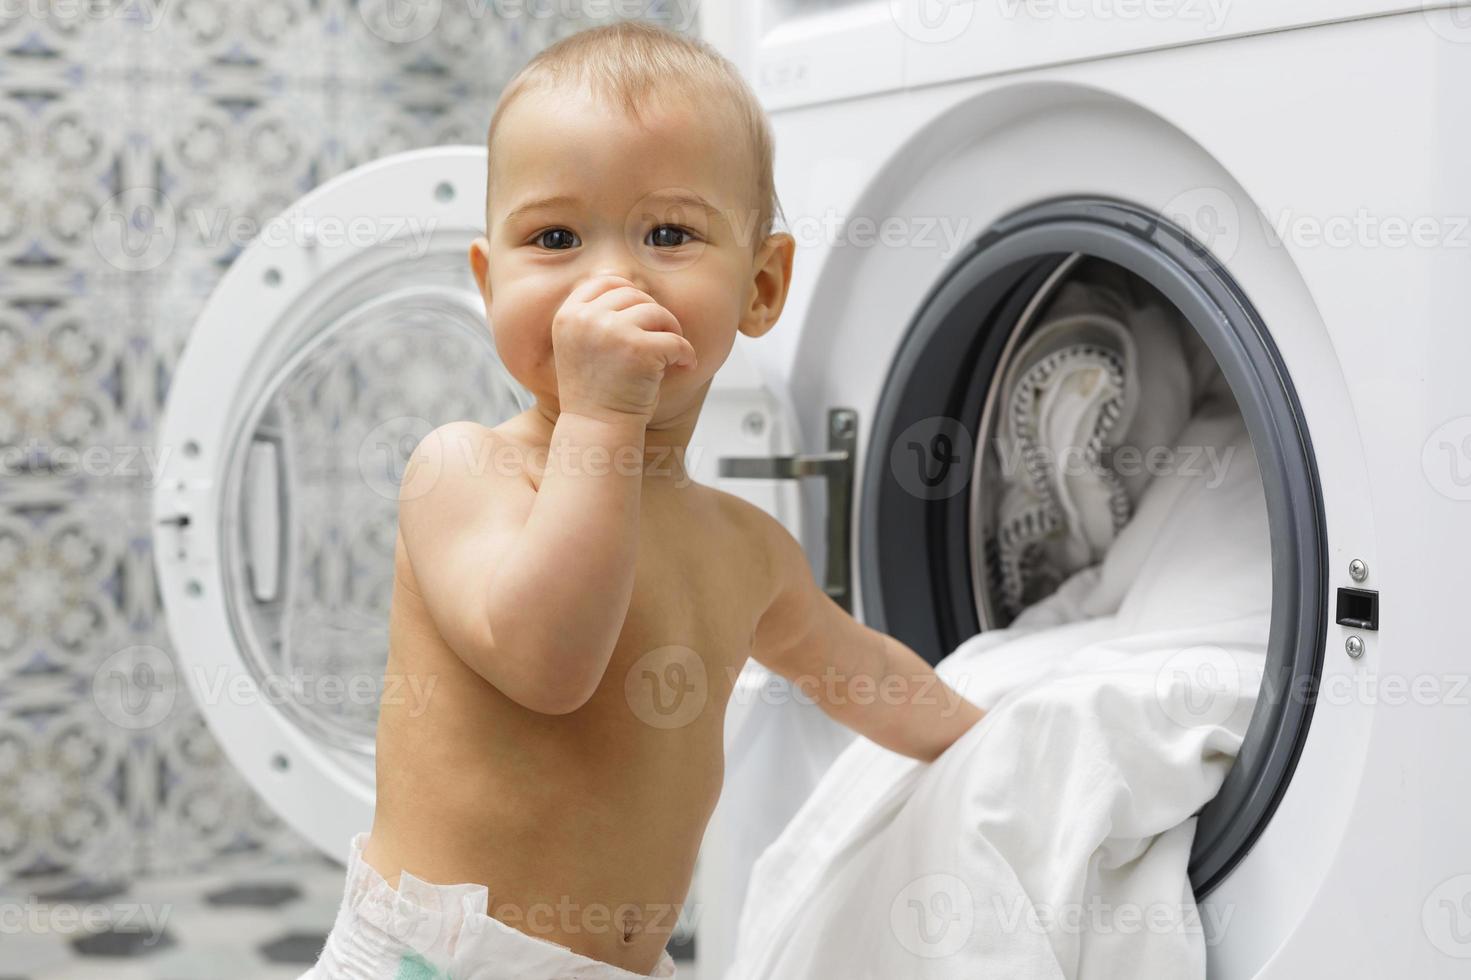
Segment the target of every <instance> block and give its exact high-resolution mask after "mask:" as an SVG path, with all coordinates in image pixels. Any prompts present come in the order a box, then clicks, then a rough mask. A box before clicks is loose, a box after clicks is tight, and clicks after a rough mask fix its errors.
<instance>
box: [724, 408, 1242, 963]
mask: <svg viewBox="0 0 1471 980" xmlns="http://www.w3.org/2000/svg"><path fill="white" fill-rule="evenodd" d="M1174 442H1175V443H1177V444H1178V445H1179V446H1182V447H1188V448H1189V450H1190V451H1191V452H1196V451H1198V452H1199V453H1200V454H1201V455H1207V456H1208V455H1209V453H1207V452H1206V451H1207V450H1209V451H1210V452H1213V453H1214V454H1215V458H1216V459H1217V460H1224V463H1223V464H1222V466H1220V467H1219V468H1214V469H1213V468H1211V467H1210V466H1207V465H1204V464H1201V465H1200V466H1193V467H1188V468H1187V467H1184V466H1181V467H1180V468H1179V469H1177V470H1176V471H1172V472H1170V473H1167V474H1165V475H1161V476H1158V477H1156V478H1155V479H1154V480H1153V481H1152V482H1151V483H1150V484H1149V486H1148V488H1147V490H1146V491H1145V492H1144V494H1143V496H1142V497H1141V499H1140V501H1139V507H1138V511H1137V513H1136V515H1135V518H1134V520H1133V521H1132V522H1131V523H1130V524H1129V525H1128V526H1126V527H1125V528H1124V529H1123V531H1122V532H1121V533H1120V535H1119V537H1118V539H1117V540H1116V541H1115V542H1114V544H1113V546H1112V547H1111V548H1110V550H1109V552H1108V554H1107V555H1106V557H1105V558H1104V560H1103V561H1102V562H1101V563H1100V564H1098V565H1095V566H1092V567H1089V568H1087V569H1084V570H1083V571H1080V572H1078V573H1076V574H1075V575H1073V576H1072V577H1070V578H1069V579H1068V580H1067V581H1066V582H1065V583H1064V584H1063V586H1062V587H1061V588H1060V589H1059V590H1058V591H1057V592H1056V593H1054V594H1053V595H1051V596H1049V597H1047V598H1046V599H1044V600H1043V601H1041V602H1040V603H1037V604H1035V605H1033V606H1031V607H1029V608H1028V609H1027V610H1025V611H1024V612H1023V613H1022V615H1021V616H1020V617H1019V618H1018V619H1017V620H1015V621H1014V622H1013V623H1012V624H1011V625H1010V626H1009V627H1008V628H1006V629H1003V630H993V631H990V632H986V633H982V634H979V635H977V636H975V637H973V638H972V639H970V640H968V641H967V642H966V643H964V644H962V645H961V646H960V647H959V648H958V649H957V650H955V651H954V652H953V653H952V654H951V655H950V656H949V657H947V658H946V659H945V660H944V661H942V662H941V664H940V665H939V668H938V670H939V672H940V674H941V676H943V677H944V678H945V679H946V681H947V682H949V683H951V684H952V685H954V686H956V687H957V688H959V689H960V690H961V692H962V693H963V694H965V696H966V697H967V698H969V699H971V700H973V701H975V702H976V703H978V704H981V705H982V706H984V707H986V708H987V709H988V714H987V715H986V717H985V718H983V719H982V721H981V722H980V723H978V724H977V725H976V726H975V727H974V728H973V729H971V730H970V731H969V732H967V733H966V734H965V735H964V736H963V737H962V738H961V739H959V740H958V741H957V742H956V743H955V744H954V745H952V746H951V747H950V748H949V749H948V750H947V751H946V752H945V753H944V754H943V755H942V756H941V757H940V758H939V759H937V760H935V761H934V762H933V763H929V764H924V763H919V762H916V761H914V760H911V759H908V758H906V757H904V756H901V755H898V754H896V753H893V752H890V751H888V750H886V749H883V748H880V747H879V746H877V745H875V744H874V743H872V742H869V741H867V740H864V739H859V740H857V741H855V742H854V743H853V744H852V745H850V746H849V747H848V748H847V749H846V750H845V751H844V753H843V754H842V755H840V756H839V757H838V759H837V760H836V761H835V762H834V764H833V765H832V767H831V768H830V769H829V770H828V772H827V773H826V774H825V775H824V777H823V779H822V781H821V782H819V784H818V785H817V787H816V789H815V790H814V791H813V793H812V795H811V796H810V797H809V798H808V799H807V801H806V802H805V803H804V804H803V806H802V808H801V809H800V810H799V811H798V812H797V814H796V816H795V817H794V818H793V819H792V821H791V823H790V824H789V825H788V826H787V828H786V829H785V830H784V831H783V833H782V834H781V836H780V837H779V838H778V839H777V840H776V841H775V842H774V843H773V844H772V845H771V846H770V847H769V848H768V849H767V850H766V851H765V852H764V853H763V854H762V856H761V857H760V859H759V860H758V861H757V862H756V864H755V866H754V868H753V870H752V874H751V881H750V888H749V892H748V895H747V900H746V903H745V906H744V910H743V912H742V916H741V922H740V933H739V938H738V942H737V956H736V961H735V963H734V964H733V966H732V967H731V969H730V970H729V971H728V972H727V973H726V975H725V977H726V980H765V978H772V980H776V978H780V980H803V978H828V977H844V978H848V980H865V978H871V980H892V978H897V977H904V978H957V980H959V978H966V980H971V978H975V977H1005V978H1008V980H1028V978H1085V980H1096V978H1110V977H1119V978H1125V977H1127V978H1130V980H1134V978H1138V977H1159V978H1166V977H1167V978H1171V980H1188V978H1191V977H1200V978H1203V977H1204V976H1205V942H1204V935H1203V932H1202V930H1201V927H1200V924H1199V919H1198V910H1197V907H1196V905H1195V901H1194V896H1193V893H1192V891H1191V887H1190V882H1189V878H1188V875H1187V870H1186V868H1187V862H1188V859H1189V854H1190V848H1191V843H1192V841H1193V837H1194V831H1195V817H1194V814H1195V813H1196V812H1197V811H1198V810H1199V808H1200V807H1201V806H1202V805H1204V804H1205V803H1206V802H1208V801H1209V800H1210V798H1211V797H1212V796H1213V795H1214V794H1215V792H1216V790H1217V789H1218V788H1219V786H1220V785H1221V783H1222V781H1223V780H1224V778H1225V775H1226V772H1227V770H1228V769H1229V767H1230V765H1231V762H1232V760H1233V759H1234V757H1235V754H1236V752H1237V750H1238V749H1239V747H1240V745H1241V741H1242V739H1243V737H1244V734H1245V731H1246V726H1247V723H1248V722H1249V720H1250V716H1251V712H1252V709H1253V707H1254V705H1255V700H1256V692H1257V688H1258V686H1259V683H1260V678H1261V674H1262V669H1263V665H1264V662H1265V650H1266V638H1267V634H1268V623H1269V617H1270V582H1271V568H1270V560H1269V554H1270V551H1269V539H1268V534H1267V519H1266V512H1265V501H1264V498H1263V496H1262V489H1261V481H1260V477H1259V474H1258V472H1257V468H1256V461H1255V457H1254V456H1253V454H1252V451H1251V444H1250V441H1249V439H1248V438H1247V436H1246V433H1245V430H1244V427H1243V425H1242V422H1241V419H1240V416H1239V414H1237V412H1236V409H1235V406H1234V403H1231V402H1230V400H1229V397H1227V398H1226V399H1219V398H1216V399H1212V400H1210V401H1209V402H1208V403H1207V404H1206V405H1203V406H1201V408H1200V410H1199V411H1198V412H1197V414H1196V415H1195V416H1194V417H1193V418H1192V419H1191V420H1190V421H1189V423H1188V424H1187V425H1186V426H1185V428H1184V429H1183V430H1182V431H1181V432H1180V433H1179V436H1178V439H1176V440H1174Z"/></svg>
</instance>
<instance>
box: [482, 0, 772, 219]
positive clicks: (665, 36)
mask: <svg viewBox="0 0 1471 980" xmlns="http://www.w3.org/2000/svg"><path fill="white" fill-rule="evenodd" d="M566 82H572V83H575V84H579V85H582V86H586V87H588V88H590V89H591V90H592V92H593V93H594V94H596V95H597V96H599V97H601V98H604V99H607V100H609V101H610V102H613V103H615V104H616V105H618V106H620V107H621V108H622V109H623V111H624V112H626V113H628V114H629V115H630V116H632V117H633V118H634V119H636V120H640V121H641V120H642V113H641V111H640V108H641V106H642V105H643V104H644V103H646V102H647V101H648V100H649V99H650V97H651V96H663V95H666V94H669V93H675V94H678V95H683V96H685V97H686V98H689V99H690V100H691V101H696V102H697V104H706V103H702V102H698V101H697V100H701V99H709V100H711V101H710V102H709V103H708V104H714V105H725V106H728V107H729V108H730V109H731V110H733V112H734V115H735V121H736V124H737V126H736V129H737V135H739V136H740V137H741V138H742V140H743V142H744V143H745V144H746V147H747V152H748V153H749V154H750V159H751V163H752V170H753V172H754V173H755V175H756V182H755V183H756V186H755V188H754V189H753V193H754V196H755V204H756V208H757V221H756V223H755V225H754V226H751V225H748V224H746V223H745V222H741V223H740V224H739V225H738V226H737V229H736V230H737V231H738V232H742V231H745V230H746V229H747V228H750V227H754V228H755V229H756V231H757V233H758V234H757V236H756V240H755V242H754V245H755V246H756V247H759V246H760V244H761V243H762V242H763V241H765V239H766V237H767V236H769V235H770V234H771V232H772V229H773V226H774V223H775V217H776V215H778V214H782V219H783V221H785V219H786V216H785V214H783V213H782V210H781V202H780V201H779V200H778V199H777V196H776V183H775V179H774V177H773V173H772V170H773V160H774V158H775V145H774V141H773V139H772V135H771V123H770V121H769V120H768V119H767V117H766V110H765V109H764V108H762V106H761V103H760V101H759V100H758V99H757V98H756V94H755V93H754V92H752V91H751V87H750V86H749V85H747V84H746V80H745V79H744V78H742V77H741V74H740V71H739V70H738V69H737V68H736V67H735V65H733V64H732V63H731V62H730V60H729V59H728V58H726V57H725V56H724V55H722V54H721V53H720V52H719V51H716V50H715V49H714V48H713V47H711V45H710V44H709V43H708V42H707V41H704V40H703V39H700V38H696V37H689V36H687V35H684V34H680V33H678V32H676V31H672V30H669V29H668V28H665V27H661V26H659V25H657V24H652V23H649V22H647V21H638V20H624V21H616V22H614V23H611V24H603V25H601V26H598V27H593V28H589V29H587V30H583V31H578V32H577V33H575V34H571V35H568V36H567V37H564V38H562V39H561V40H560V41H557V42H556V43H555V44H552V45H550V46H548V47H547V48H545V49H543V50H542V51H541V52H539V53H538V54H537V55H536V56H535V57H534V58H532V59H531V61H529V62H527V64H526V65H525V67H523V68H522V69H521V70H520V71H519V72H517V73H516V75H515V76H514V77H513V78H512V79H511V80H510V82H508V83H507V84H506V87H505V88H504V89H503V90H502V91H501V96H500V101H499V103H498V104H497V105H496V109H495V114H494V115H492V116H491V119H490V131H489V133H488V134H487V135H486V138H485V143H486V147H487V151H488V152H489V153H491V154H493V153H494V152H495V149H494V147H495V133H496V129H497V128H498V127H499V125H500V121H501V117H502V116H503V115H504V114H505V111H506V109H507V107H509V106H510V105H511V104H512V103H513V102H515V101H516V99H517V98H519V97H520V96H521V95H523V94H525V93H526V92H528V91H531V90H534V89H547V88H551V87H553V86H555V85H556V84H558V83H566ZM487 170H488V168H487ZM489 194H490V175H489V172H487V174H486V195H487V202H488V200H489Z"/></svg>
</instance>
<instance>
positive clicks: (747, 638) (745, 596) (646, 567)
mask: <svg viewBox="0 0 1471 980" xmlns="http://www.w3.org/2000/svg"><path fill="white" fill-rule="evenodd" d="M692 543H693V542H691V541H686V542H683V543H682V545H681V546H678V547H669V548H662V547H657V546H655V547H648V548H641V549H640V552H639V560H638V565H637V571H636V573H635V576H634V584H633V594H632V597H631V598H630V601H629V604H628V613H627V615H626V616H625V617H624V622H623V629H622V630H621V632H620V634H619V638H618V644H617V646H616V648H615V651H614V660H613V662H612V663H610V667H611V668H612V669H613V671H615V672H618V673H621V674H628V673H630V672H631V673H632V674H634V675H635V676H645V677H647V676H650V674H649V672H653V673H657V674H658V675H660V677H661V678H662V679H666V680H669V679H674V677H675V675H678V674H681V673H683V674H685V675H689V676H692V675H693V674H695V673H699V672H703V673H704V674H705V675H706V683H708V684H709V686H710V688H711V691H712V693H713V692H715V691H719V690H722V689H726V688H728V687H730V686H732V685H733V684H734V678H735V675H736V674H737V673H739V672H740V669H741V667H742V666H743V665H744V664H745V662H746V659H747V657H749V655H750V652H751V638H752V635H753V634H754V632H755V627H756V622H757V620H758V619H759V617H760V612H761V610H760V609H758V608H756V606H757V605H758V604H759V602H758V599H757V592H758V589H756V588H755V587H754V584H753V583H752V582H751V581H750V580H749V579H748V578H747V577H746V576H745V575H743V574H742V568H741V564H740V563H741V561H742V559H741V558H740V557H739V553H732V552H731V549H730V547H729V545H728V543H726V542H717V541H711V542H709V545H708V547H705V548H698V547H697V548H691V547H690V545H691V544H692ZM630 683H633V682H632V681H631V682H630Z"/></svg>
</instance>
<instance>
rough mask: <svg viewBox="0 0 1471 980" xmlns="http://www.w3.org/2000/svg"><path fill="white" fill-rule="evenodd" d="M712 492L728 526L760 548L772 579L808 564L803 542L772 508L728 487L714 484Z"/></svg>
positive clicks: (750, 546)
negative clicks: (800, 542) (798, 541)
mask: <svg viewBox="0 0 1471 980" xmlns="http://www.w3.org/2000/svg"><path fill="white" fill-rule="evenodd" d="M711 493H713V494H715V495H716V498H717V506H719V507H720V508H721V511H722V513H723V514H724V515H725V524H726V526H727V527H728V528H730V529H731V531H732V533H733V534H734V536H735V537H736V538H737V539H738V540H740V541H741V542H743V543H744V544H745V545H746V546H747V547H749V548H751V549H753V550H754V551H755V552H756V554H757V556H758V560H759V562H760V564H761V566H762V568H763V569H764V571H765V572H766V573H767V574H766V577H767V579H768V580H775V579H779V578H781V577H782V576H783V574H784V573H787V572H789V571H790V569H791V568H793V567H796V565H805V564H806V557H805V554H804V553H803V551H802V546H801V545H800V544H798V543H797V539H796V538H795V537H793V535H792V533H791V532H790V531H788V530H787V528H786V526H785V525H784V524H782V522H781V521H779V520H777V519H776V518H775V517H773V516H772V515H771V514H770V512H768V511H766V510H764V509H762V508H761V507H758V506H757V505H755V504H753V503H751V502H750V501H749V500H747V499H745V498H744V497H739V496H737V495H736V494H733V493H728V492H726V491H724V490H716V489H714V488H711ZM794 563H796V565H794Z"/></svg>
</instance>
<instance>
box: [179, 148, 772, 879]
mask: <svg viewBox="0 0 1471 980" xmlns="http://www.w3.org/2000/svg"><path fill="white" fill-rule="evenodd" d="M485 166H486V163H485V150H484V149H483V148H481V147H440V148H434V149H429V150H418V151H412V152H409V153H403V154H398V155H395V156H391V157H386V158H384V159H381V160H378V161H375V162H373V163H370V164H367V165H365V166H363V167H360V168H358V169H355V170H353V171H350V172H348V173H345V174H343V175H341V176H339V177H337V178H335V179H333V180H331V181H329V182H327V183H325V184H323V185H322V186H321V187H319V188H317V189H315V190H313V191H312V192H311V193H309V194H308V195H306V196H305V197H304V198H302V199H301V200H300V201H299V202H297V203H296V204H295V205H293V206H292V207H291V208H289V209H288V210H287V211H286V212H285V213H284V214H282V215H281V216H279V217H278V218H276V219H275V220H274V221H272V222H271V223H270V224H269V225H267V226H266V227H265V229H264V230H263V232H262V233H261V235H260V236H259V237H258V238H257V239H256V241H254V242H253V243H252V244H251V245H250V246H249V247H248V248H246V249H245V250H244V251H243V252H242V253H241V254H240V255H239V257H238V258H237V259H236V260H235V262H234V264H233V265H232V266H231V268H230V270H229V271H228V273H227V274H226V275H225V276H224V278H223V279H222V280H221V282H220V283H219V285H218V287H217V289H216V290H215V292H214V294H213V295H212V296H211V297H210V299H209V301H208V303H207V305H206V306H205V309H204V311H203V312H202V314H201V316H200V318H199V321H198V323H197V324H196V326H195V329H194V331H193V334H192V335H191V337H190V339H189V344H188V347H187V349H186V350H185V352H184V356H183V358H182V359H181V361H180V363H179V366H178V370H177V373H176V375H175V377H174V379H173V382H172V385H171V386H170V392H169V397H168V404H167V406H166V411H165V419H164V423H163V426H162V429H161V433H160V446H161V448H162V450H163V452H162V453H161V457H162V460H163V478H162V479H161V480H160V482H159V485H158V488H157V490H156V491H155V494H154V501H153V506H154V520H155V524H154V555H155V561H156V564H157V569H158V581H159V585H160V589H161V590H162V598H163V605H164V609H165V613H166V616H167V621H168V629H169V634H170V636H171V638H172V641H173V644H174V648H175V650H176V651H177V655H178V660H179V664H178V666H179V669H180V670H181V671H182V672H183V673H184V675H185V676H186V678H187V683H188V685H189V688H190V690H191V692H192V693H193V695H194V698H195V700H196V703H197V704H198V705H199V707H200V710H201V711H202V712H203V714H204V717H205V719H206V721H207V723H208V724H209V726H210V729H211V731H212V732H213V733H214V735H215V737H216V738H217V740H218V741H219V743H220V745H221V746H222V748H223V750H224V751H225V753H226V754H227V756H228V757H229V759H230V760H231V762H232V763H233V764H234V765H235V766H236V767H237V768H238V769H239V770H240V772H241V773H242V774H243V775H244V776H245V777H246V779H247V780H248V781H249V782H250V784H251V785H252V786H253V787H254V788H255V789H256V790H257V791H258V792H259V793H260V794H261V796H262V797H263V798H264V799H265V801H266V802H267V803H268V804H269V805H270V806H271V807H272V808H273V809H274V810H275V811H276V812H277V813H279V814H280V815H281V816H282V818H283V819H285V820H286V821H287V822H288V823H289V824H290V825H291V826H292V827H294V828H295V829H296V830H297V831H298V832H300V833H301V834H302V835H303V836H304V837H305V838H306V839H307V840H309V841H311V842H312V843H313V844H314V845H315V846H316V847H318V848H319V849H320V850H321V851H322V852H323V853H324V854H326V855H328V856H330V857H332V858H334V859H338V860H341V859H343V857H344V856H345V855H346V853H347V846H348V841H349V839H350V837H351V835H352V834H353V833H356V832H358V831H361V830H366V829H367V828H368V827H369V826H370V824H371V820H372V812H373V800H374V735H375V731H376V725H377V713H378V705H379V703H380V699H381V698H385V697H389V696H401V697H410V698H412V697H414V696H415V692H414V691H413V690H412V684H411V683H405V685H404V686H403V688H402V689H400V690H385V689H384V679H383V670H384V665H385V663H386V661H387V653H388V632H387V623H388V611H389V600H390V597H391V595H392V584H393V551H394V542H395V537H396V524H397V521H396V519H397V502H398V487H399V481H400V477H401V475H402V471H403V470H402V468H403V465H404V464H405V462H406V461H407V459H408V456H409V454H410V453H411V452H412V450H413V448H414V446H415V445H416V444H417V443H418V441H419V440H420V439H422V438H423V436H424V435H425V434H426V433H428V432H429V431H430V430H432V429H433V428H435V427H436V426H439V425H441V424H444V423H446V422H449V421H452V420H456V419H473V420H475V421H478V422H481V423H482V424H485V425H495V424H498V423H499V422H501V421H503V420H505V419H506V418H509V417H510V416H513V415H515V414H517V413H518V412H520V411H522V410H523V409H525V408H527V407H529V406H530V405H531V399H530V396H529V394H528V393H527V392H526V391H525V390H524V389H522V388H521V387H520V386H519V385H518V384H517V382H516V381H515V380H514V379H513V378H512V377H511V376H510V375H509V374H508V373H507V372H506V370H505V369H504V367H503V366H502V365H501V363H500V361H499V359H498V357H497V355H496V351H495V347H494V343H493V340H492V335H491V332H490V330H489V328H488V326H487V324H486V321H485V309H484V304H483V301H482V298H481V296H480V293H479V291H478V289H477V288H476V286H475V283H474V280H473V278H472V277H471V275H470V271H469V263H468V259H467V253H468V249H469V246H470V243H471V242H472V241H473V240H474V238H475V237H476V236H478V235H481V234H482V233H483V231H484V223H485V188H484V184H485ZM786 413H787V409H786V407H785V406H784V405H783V404H782V403H781V401H780V400H779V399H777V398H776V397H774V396H773V394H772V393H771V392H770V391H769V390H768V388H767V387H766V386H765V385H764V384H763V382H762V380H761V377H760V376H759V375H758V373H757V372H756V370H755V368H754V367H753V365H752V363H751V361H750V360H749V359H748V358H747V357H746V355H745V352H744V349H743V348H742V347H740V346H739V345H738V346H737V348H736V349H735V351H734V352H733V353H732V356H731V358H730V360H729V361H728V362H727V365H726V366H725V367H724V368H723V369H722V370H721V372H720V373H719V374H718V375H717V377H716V379H715V381H714V382H713V383H712V385H711V389H710V391H709V393H708V394H707V397H706V401H705V406H704V409H703V412H702V416H701V419H700V423H699V426H698V428H697V429H696V432H695V435H694V437H693V440H692V451H691V453H690V455H689V459H688V461H687V462H688V463H689V465H690V469H691V472H692V475H693V476H694V477H695V479H697V480H699V481H700V482H704V483H714V482H716V480H717V474H716V470H717V468H718V458H719V457H720V456H722V455H727V454H729V455H773V454H780V453H785V452H790V451H791V449H792V446H791V445H790V444H789V439H790V436H789V433H790V432H791V431H792V429H791V427H790V426H789V425H788V424H787V421H786V419H787V414H786ZM693 447H697V448H698V449H699V452H698V453H696V452H695V451H694V448H693ZM729 489H730V490H731V492H734V493H739V494H741V495H742V496H743V497H745V498H746V499H748V500H750V501H751V502H752V503H755V504H756V505H757V506H760V507H763V508H764V509H766V510H767V511H769V512H771V513H773V514H775V515H777V516H778V518H779V519H782V520H783V521H784V522H786V523H787V524H788V525H789V526H790V527H792V528H793V529H794V530H796V529H798V528H799V527H800V524H799V521H798V517H799V514H798V507H797V504H798V500H797V494H796V488H795V487H793V486H792V485H790V484H789V483H787V482H783V481H776V480H754V481H751V480H740V481H733V482H732V484H731V486H730V488H729Z"/></svg>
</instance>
